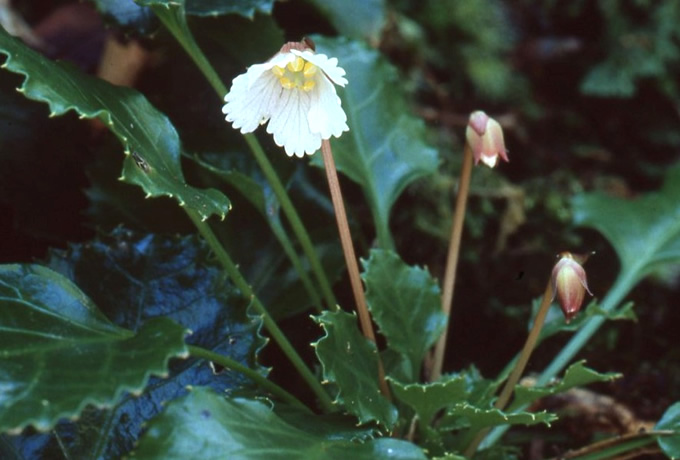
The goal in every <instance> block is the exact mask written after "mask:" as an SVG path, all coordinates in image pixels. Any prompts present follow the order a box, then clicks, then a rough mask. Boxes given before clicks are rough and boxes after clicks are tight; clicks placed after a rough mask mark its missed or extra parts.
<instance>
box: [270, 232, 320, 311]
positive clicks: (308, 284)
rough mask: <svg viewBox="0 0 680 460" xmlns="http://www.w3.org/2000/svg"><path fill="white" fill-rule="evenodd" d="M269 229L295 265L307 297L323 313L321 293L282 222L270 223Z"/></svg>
mask: <svg viewBox="0 0 680 460" xmlns="http://www.w3.org/2000/svg"><path fill="white" fill-rule="evenodd" d="M269 228H271V230H272V233H274V236H275V237H276V239H277V240H279V243H280V244H281V247H282V248H283V252H285V253H286V255H287V256H288V258H289V259H290V262H291V263H292V264H293V267H294V268H295V270H296V271H297V273H298V275H299V276H300V281H302V285H303V286H304V288H305V291H307V295H308V296H309V298H310V299H311V301H312V305H314V308H316V311H317V312H319V313H321V312H323V306H322V304H321V297H320V296H319V293H318V292H317V290H316V288H315V286H314V284H312V280H310V279H309V276H307V272H306V271H305V269H304V267H303V265H302V260H300V257H299V256H298V254H297V252H295V248H293V243H292V242H291V241H290V238H289V237H288V234H287V233H286V231H285V230H284V228H283V226H282V225H281V223H280V222H278V223H276V224H275V223H271V222H270V224H269Z"/></svg>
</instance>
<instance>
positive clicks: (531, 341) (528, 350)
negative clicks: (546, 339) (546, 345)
mask: <svg viewBox="0 0 680 460" xmlns="http://www.w3.org/2000/svg"><path fill="white" fill-rule="evenodd" d="M552 299H553V287H552V281H548V285H547V286H546V288H545V292H544V293H543V299H542V300H541V306H540V307H539V308H538V312H537V313H536V319H534V325H533V326H532V327H531V331H530V332H529V336H528V337H527V340H526V342H524V348H522V352H521V353H520V355H519V359H518V360H517V363H516V364H515V367H514V369H513V370H512V372H511V373H510V377H508V380H507V381H506V382H505V386H504V387H503V390H502V391H501V394H500V395H499V396H498V399H497V400H496V403H495V404H494V407H495V408H496V409H498V410H503V409H505V406H506V405H507V404H508V401H510V397H511V396H512V393H513V392H514V391H515V385H517V382H519V378H520V377H521V376H522V373H523V372H524V369H525V368H526V366H527V363H528V362H529V358H530V357H531V354H532V353H533V351H534V348H535V346H536V342H537V341H538V337H539V336H540V335H541V329H543V324H544V323H545V317H546V316H547V314H548V310H550V304H551V303H552ZM490 431H491V430H490V429H488V428H487V429H485V430H482V431H480V432H479V433H478V434H477V436H475V438H474V439H473V441H472V442H471V443H470V445H469V446H468V448H467V449H465V453H464V455H465V456H466V457H472V456H473V455H474V453H475V452H476V451H477V447H479V444H480V443H481V442H482V440H483V439H484V438H485V437H486V435H487V434H489V432H490Z"/></svg>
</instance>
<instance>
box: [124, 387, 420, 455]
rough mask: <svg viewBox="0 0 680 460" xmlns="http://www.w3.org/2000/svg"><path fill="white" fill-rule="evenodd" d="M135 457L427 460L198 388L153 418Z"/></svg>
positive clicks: (394, 444)
mask: <svg viewBox="0 0 680 460" xmlns="http://www.w3.org/2000/svg"><path fill="white" fill-rule="evenodd" d="M131 458H139V459H159V458H163V459H166V460H172V459H182V460H186V459H210V458H214V459H218V458H229V459H233V460H279V459H280V460H284V459H285V460H288V459H298V458H299V459H305V460H332V459H338V460H340V459H342V460H345V459H349V458H351V459H357V460H364V459H365V460H373V459H399V460H425V459H426V458H427V457H425V454H424V453H423V452H422V451H421V450H420V449H419V448H418V447H417V446H415V445H414V444H411V443H409V442H406V441H401V440H398V439H390V438H383V439H376V440H370V441H366V442H363V443H357V442H352V441H348V440H346V439H343V438H340V439H338V438H335V437H334V436H333V434H332V433H331V434H330V435H326V436H323V435H321V434H318V433H309V432H306V431H302V430H300V429H298V428H296V427H294V426H292V425H290V424H288V423H287V422H285V421H284V420H282V419H281V418H279V417H278V416H277V415H276V414H275V413H274V412H273V411H272V408H271V406H270V405H268V404H265V403H264V402H261V401H253V400H248V399H241V398H239V399H226V398H224V397H223V396H220V395H217V394H215V393H214V392H212V391H210V390H206V389H203V388H196V389H195V390H193V391H192V392H191V393H190V394H189V395H188V396H187V397H185V398H183V399H181V400H178V401H175V402H173V403H170V404H169V405H168V408H167V410H166V411H165V412H164V413H163V414H162V415H160V416H159V417H157V418H156V419H154V420H153V421H152V422H151V423H150V424H149V428H148V430H147V432H146V434H145V435H144V436H143V437H142V439H141V440H140V443H139V446H138V448H137V449H136V450H135V451H134V452H133V453H132V455H131Z"/></svg>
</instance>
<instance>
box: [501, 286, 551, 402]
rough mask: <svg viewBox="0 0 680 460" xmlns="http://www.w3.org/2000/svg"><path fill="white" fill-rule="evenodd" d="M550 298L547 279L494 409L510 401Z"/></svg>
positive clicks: (529, 354) (543, 320)
mask: <svg viewBox="0 0 680 460" xmlns="http://www.w3.org/2000/svg"><path fill="white" fill-rule="evenodd" d="M552 299H553V288H552V282H550V281H548V285H547V286H546V287H545V292H544V293H543V299H542V300H541V306H540V307H539V308H538V313H536V319H535V320H534V325H533V326H532V327H531V331H530V332H529V336H528V337H527V341H526V342H525V343H524V348H522V353H521V354H520V355H519V359H518V360H517V364H515V368H514V369H513V370H512V373H511V374H510V377H508V381H507V382H506V383H505V386H504V387H503V390H502V391H501V394H500V396H498V399H497V400H496V404H495V405H494V406H495V407H496V409H500V410H503V409H504V408H505V406H506V405H507V404H508V401H510V396H511V395H512V392H513V391H514V390H515V385H517V382H519V378H520V377H521V376H522V373H523V372H524V369H525V368H526V366H527V363H528V362H529V358H530V357H531V353H533V351H534V347H535V346H536V341H537V340H538V337H539V335H540V334H541V329H543V324H544V323H545V317H546V315H547V314H548V310H550V304H551V303H552Z"/></svg>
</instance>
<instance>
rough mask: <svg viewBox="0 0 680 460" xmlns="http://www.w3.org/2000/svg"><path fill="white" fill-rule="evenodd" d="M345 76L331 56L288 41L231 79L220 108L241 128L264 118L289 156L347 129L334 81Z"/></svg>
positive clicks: (311, 149)
mask: <svg viewBox="0 0 680 460" xmlns="http://www.w3.org/2000/svg"><path fill="white" fill-rule="evenodd" d="M344 76H345V70H344V69H342V68H341V67H338V60H337V59H336V58H328V57H327V56H325V55H323V54H315V53H314V52H313V51H312V50H310V49H309V48H308V46H307V44H306V43H305V42H301V43H287V44H286V45H284V46H283V48H281V51H279V52H278V53H277V54H276V55H275V56H274V57H273V58H271V59H270V60H269V61H267V62H265V63H264V64H255V65H252V66H250V67H249V68H248V70H247V71H246V73H244V74H241V75H239V76H238V77H236V78H235V79H234V82H233V83H232V86H231V91H229V93H228V94H227V95H226V96H225V97H224V100H225V102H226V104H225V105H224V107H222V112H223V113H225V114H226V120H227V121H229V122H231V123H233V127H234V129H240V130H241V132H242V133H250V132H253V131H255V129H256V128H257V127H258V126H259V125H263V124H265V123H267V121H269V124H268V125H267V132H268V133H270V134H273V135H274V142H276V145H278V146H280V147H283V148H284V149H285V150H286V154H288V156H293V155H295V156H298V157H303V156H304V154H305V153H306V154H307V155H311V154H313V153H314V152H316V151H317V150H319V148H320V147H321V140H322V139H329V138H330V137H331V136H335V137H340V135H341V134H342V133H343V132H344V131H349V127H348V126H347V115H345V112H344V111H343V110H342V106H341V105H340V98H339V97H338V95H337V94H336V92H335V86H334V84H335V85H340V86H345V85H346V84H347V80H346V79H345V77H344Z"/></svg>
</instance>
